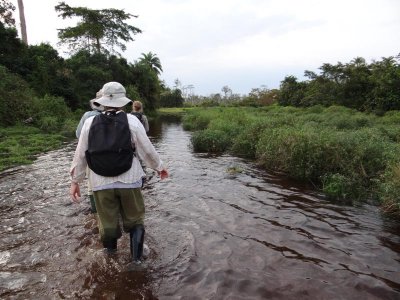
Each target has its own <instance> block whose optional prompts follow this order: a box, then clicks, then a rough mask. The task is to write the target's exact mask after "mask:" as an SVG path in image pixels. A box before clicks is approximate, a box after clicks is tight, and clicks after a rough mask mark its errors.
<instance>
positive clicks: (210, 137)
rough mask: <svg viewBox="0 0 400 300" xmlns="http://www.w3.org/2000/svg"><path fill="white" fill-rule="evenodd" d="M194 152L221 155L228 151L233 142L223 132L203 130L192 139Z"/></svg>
mask: <svg viewBox="0 0 400 300" xmlns="http://www.w3.org/2000/svg"><path fill="white" fill-rule="evenodd" d="M191 142H192V145H193V150H194V151H196V152H212V153H221V152H224V151H225V150H227V149H228V148H229V147H230V145H231V141H230V139H229V138H228V137H227V135H226V133H225V132H223V131H222V130H210V129H206V130H201V131H196V132H194V133H193V135H192V137H191Z"/></svg>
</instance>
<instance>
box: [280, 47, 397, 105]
mask: <svg viewBox="0 0 400 300" xmlns="http://www.w3.org/2000/svg"><path fill="white" fill-rule="evenodd" d="M320 70H321V73H320V74H316V73H314V72H311V71H305V76H306V77H308V78H309V80H307V81H303V82H299V81H298V80H297V78H296V77H294V76H287V77H286V78H285V79H284V80H283V81H282V83H281V86H280V91H279V95H278V102H279V104H281V105H292V106H297V107H309V106H312V105H317V104H321V105H325V106H330V105H343V106H346V107H350V108H354V109H357V110H361V111H374V112H376V113H383V112H385V111H389V110H399V109H400V55H399V56H397V57H387V58H382V60H381V61H374V62H372V63H370V64H367V63H366V61H365V59H363V58H360V57H358V58H355V59H354V60H352V61H351V62H350V63H347V64H342V63H340V62H339V63H338V64H336V65H331V64H323V65H322V67H320Z"/></svg>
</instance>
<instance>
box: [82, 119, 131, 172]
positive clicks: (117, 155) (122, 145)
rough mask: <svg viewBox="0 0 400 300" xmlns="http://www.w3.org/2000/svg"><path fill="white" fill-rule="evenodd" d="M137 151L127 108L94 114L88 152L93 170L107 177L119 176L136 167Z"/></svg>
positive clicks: (89, 162) (89, 163) (88, 160)
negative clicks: (133, 166) (134, 160)
mask: <svg viewBox="0 0 400 300" xmlns="http://www.w3.org/2000/svg"><path fill="white" fill-rule="evenodd" d="M134 154H135V149H134V147H133V146H132V141H131V131H130V130H129V124H128V118H127V115H126V114H125V113H124V112H120V113H118V114H117V113H116V112H106V113H105V114H100V115H97V116H95V117H94V119H93V122H92V125H91V126H90V130H89V142H88V150H86V153H85V155H86V161H87V163H88V166H89V168H90V169H91V170H92V171H93V172H95V173H96V174H98V175H101V176H105V177H112V176H118V175H120V174H122V173H124V172H126V171H128V170H129V169H130V168H131V167H132V160H133V156H134Z"/></svg>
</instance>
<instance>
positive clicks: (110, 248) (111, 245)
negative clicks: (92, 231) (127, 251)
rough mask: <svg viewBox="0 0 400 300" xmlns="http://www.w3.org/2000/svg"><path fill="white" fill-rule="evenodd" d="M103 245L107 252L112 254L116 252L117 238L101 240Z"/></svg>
mask: <svg viewBox="0 0 400 300" xmlns="http://www.w3.org/2000/svg"><path fill="white" fill-rule="evenodd" d="M103 247H104V248H105V250H106V253H107V254H114V253H115V252H117V239H114V240H111V241H103Z"/></svg>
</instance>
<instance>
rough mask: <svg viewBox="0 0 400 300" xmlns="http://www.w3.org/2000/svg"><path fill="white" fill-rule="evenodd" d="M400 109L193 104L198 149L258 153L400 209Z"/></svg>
mask: <svg viewBox="0 0 400 300" xmlns="http://www.w3.org/2000/svg"><path fill="white" fill-rule="evenodd" d="M399 120H400V113H399V112H397V111H396V112H394V111H393V112H388V113H386V114H385V115H384V116H376V115H374V114H366V113H361V112H357V111H356V110H353V109H349V108H345V107H340V106H331V107H328V108H325V107H323V106H314V107H310V108H293V107H281V106H277V105H273V106H269V107H265V108H263V109H260V108H258V109H255V108H246V109H245V108H221V107H219V108H208V109H195V110H190V111H189V112H188V114H187V115H186V116H185V118H184V127H185V128H186V129H190V130H195V132H194V133H193V136H192V145H193V148H194V150H196V151H201V152H216V153H222V152H224V151H229V152H231V153H233V154H235V155H238V156H243V157H248V158H254V159H256V160H257V161H258V162H259V164H260V165H262V166H264V167H265V168H266V169H268V170H272V171H276V172H280V173H285V174H287V175H288V176H290V177H292V178H295V179H297V180H302V181H307V182H312V183H313V185H314V186H317V187H320V188H321V190H323V191H324V193H325V194H326V195H327V196H329V197H331V198H335V199H341V200H346V201H368V200H377V201H380V202H381V203H382V205H383V207H384V209H385V210H386V211H388V212H396V213H400V201H399V198H398V194H399V193H400V172H399V170H400V127H399V126H398V122H399Z"/></svg>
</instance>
